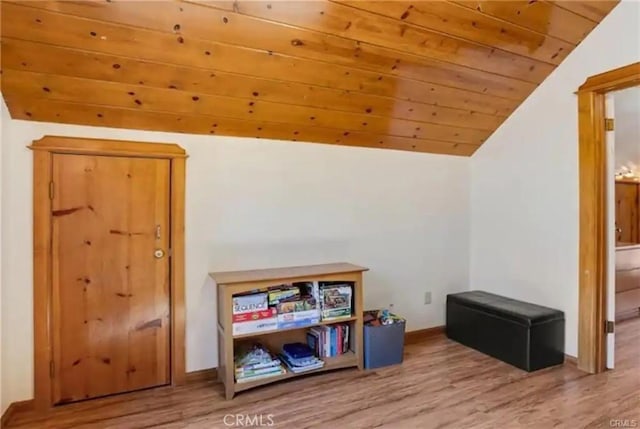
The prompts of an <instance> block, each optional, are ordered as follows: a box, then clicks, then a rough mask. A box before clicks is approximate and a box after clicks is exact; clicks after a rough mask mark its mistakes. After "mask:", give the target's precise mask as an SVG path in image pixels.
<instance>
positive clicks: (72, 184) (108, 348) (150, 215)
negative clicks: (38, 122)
mask: <svg viewBox="0 0 640 429" xmlns="http://www.w3.org/2000/svg"><path fill="white" fill-rule="evenodd" d="M53 183H54V186H55V188H54V198H53V202H52V220H53V223H52V231H53V233H52V234H53V238H52V260H53V270H52V284H53V291H52V295H53V303H52V309H53V316H52V326H53V359H54V363H55V375H54V378H53V400H54V402H55V403H65V402H70V401H77V400H81V399H86V398H92V397H98V396H103V395H107V394H112V393H119V392H123V391H130V390H136V389H141V388H146V387H150V386H157V385H163V384H167V383H169V374H170V373H169V356H170V355H169V284H168V281H169V278H168V276H169V269H168V259H167V258H164V259H156V258H155V257H154V255H153V252H154V250H155V249H156V248H160V249H168V236H169V234H168V230H166V228H168V225H169V206H168V203H169V161H168V160H153V159H143V158H117V157H100V156H86V155H54V156H53ZM156 225H159V226H160V228H161V234H160V236H157V230H156ZM162 231H164V232H162ZM107 255H108V256H107Z"/></svg>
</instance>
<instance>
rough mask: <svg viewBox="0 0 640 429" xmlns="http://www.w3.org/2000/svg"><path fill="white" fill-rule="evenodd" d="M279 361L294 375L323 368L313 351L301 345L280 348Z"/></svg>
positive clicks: (286, 345)
mask: <svg viewBox="0 0 640 429" xmlns="http://www.w3.org/2000/svg"><path fill="white" fill-rule="evenodd" d="M280 359H282V361H283V362H284V363H285V365H287V368H289V370H290V371H292V372H294V373H301V372H305V371H311V370H314V369H319V368H322V367H323V366H324V361H322V360H321V359H319V358H318V357H317V356H316V355H315V352H314V350H313V349H311V347H309V346H308V345H307V344H303V343H290V344H285V345H284V346H282V353H280Z"/></svg>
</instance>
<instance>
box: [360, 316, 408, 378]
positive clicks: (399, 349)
mask: <svg viewBox="0 0 640 429" xmlns="http://www.w3.org/2000/svg"><path fill="white" fill-rule="evenodd" d="M405 324H406V323H405V322H404V321H402V322H397V323H394V324H391V325H380V326H370V325H364V367H365V369H373V368H380V367H383V366H388V365H397V364H399V363H402V355H403V354H404V329H405Z"/></svg>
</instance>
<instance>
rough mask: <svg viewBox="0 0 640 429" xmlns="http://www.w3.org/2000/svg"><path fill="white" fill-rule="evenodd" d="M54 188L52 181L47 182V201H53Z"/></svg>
mask: <svg viewBox="0 0 640 429" xmlns="http://www.w3.org/2000/svg"><path fill="white" fill-rule="evenodd" d="M53 192H54V186H53V181H51V182H49V199H50V200H53Z"/></svg>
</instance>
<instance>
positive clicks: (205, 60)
mask: <svg viewBox="0 0 640 429" xmlns="http://www.w3.org/2000/svg"><path fill="white" fill-rule="evenodd" d="M3 7H4V9H5V15H6V13H10V14H11V15H15V16H16V17H17V18H16V19H11V20H5V21H6V22H3V27H2V32H3V34H4V35H5V37H13V38H17V39H28V40H31V41H37V42H42V43H54V44H57V45H61V46H67V47H72V48H76V49H82V50H91V51H97V52H102V53H107V54H112V55H117V56H123V57H127V58H141V59H145V60H149V61H160V62H164V63H169V64H173V65H180V64H189V65H191V66H194V67H200V68H205V69H213V70H222V71H226V72H232V73H241V74H246V75H251V74H254V73H255V72H256V70H259V72H260V76H261V77H265V78H269V79H276V80H289V81H294V82H299V83H309V84H315V85H319V86H324V87H328V88H339V89H343V90H349V91H356V92H364V93H368V94H375V95H382V96H387V97H394V98H399V99H404V100H416V101H421V102H430V103H431V104H433V103H434V94H435V93H439V94H441V96H442V97H445V98H448V99H454V100H457V101H455V103H456V105H461V104H462V105H464V104H465V103H467V102H468V100H474V101H473V102H474V103H475V104H481V103H484V104H485V105H491V104H490V103H491V102H492V101H495V102H496V105H495V106H496V107H494V109H498V108H505V107H506V108H507V109H509V110H511V109H512V108H513V102H512V101H511V100H506V99H503V98H497V97H494V99H493V100H492V99H491V98H488V97H486V96H484V95H483V94H477V93H470V92H468V91H464V90H460V89H456V88H450V87H444V86H438V85H432V84H426V83H423V82H418V81H414V80H407V79H400V78H397V77H385V76H382V75H380V74H378V73H374V72H369V71H364V70H355V69H352V68H349V67H343V66H339V65H331V64H327V63H318V62H314V61H308V60H301V59H297V58H292V57H288V56H283V55H277V54H275V53H273V52H266V51H256V50H249V49H242V48H237V47H233V46H230V45H223V44H218V43H213V42H207V41H200V40H191V39H188V40H187V39H185V38H184V37H183V36H176V35H170V34H165V33H158V32H152V31H148V30H138V29H133V28H129V27H122V26H118V25H114V24H108V23H103V22H100V21H92V20H87V19H81V18H77V17H73V16H70V15H62V14H58V13H53V12H50V11H46V10H41V9H35V8H31V7H27V6H22V5H18V4H11V3H4V2H3ZM60 28H65V29H66V30H65V31H64V32H61V31H59V29H60ZM92 33H93V34H96V36H93V35H92ZM103 37H104V39H103ZM181 41H182V42H181ZM112 67H114V68H116V69H118V70H120V69H122V65H121V64H120V63H115V64H112ZM319 69H321V70H322V73H318V70H319ZM292 70H295V73H291V71H292ZM122 72H126V71H125V70H122ZM447 105H450V104H447ZM494 111H496V110H494ZM483 112H485V113H486V111H485V110H483Z"/></svg>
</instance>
